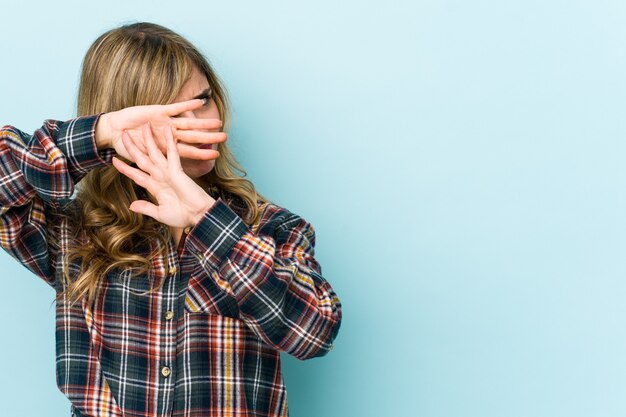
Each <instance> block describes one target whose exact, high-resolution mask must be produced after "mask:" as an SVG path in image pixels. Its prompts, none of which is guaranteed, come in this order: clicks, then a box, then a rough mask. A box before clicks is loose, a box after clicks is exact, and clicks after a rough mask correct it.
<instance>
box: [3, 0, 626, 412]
mask: <svg viewBox="0 0 626 417" xmlns="http://www.w3.org/2000/svg"><path fill="white" fill-rule="evenodd" d="M15 3H17V2H10V3H9V2H4V3H3V4H2V9H1V14H2V24H1V27H0V48H1V50H0V53H1V55H0V56H1V57H2V64H1V65H0V93H1V97H2V100H0V124H13V125H16V126H18V127H20V128H22V129H24V130H30V131H32V130H34V129H35V128H37V127H38V126H39V125H40V124H41V122H42V121H43V120H44V119H46V118H58V119H68V118H71V117H73V115H74V106H75V100H76V90H77V83H78V74H79V66H80V63H81V60H82V57H83V55H84V53H85V52H86V50H87V47H88V46H89V45H90V44H91V42H92V41H93V40H94V39H95V38H96V37H97V36H98V35H99V34H101V33H102V32H103V31H105V30H108V29H110V28H112V27H115V26H118V25H119V24H122V23H128V22H133V21H137V20H147V21H154V22H157V23H160V24H163V25H165V26H168V27H170V28H172V29H173V30H175V31H178V32H180V33H181V34H183V35H184V36H186V37H188V38H189V39H190V40H191V41H192V42H193V43H195V44H196V45H197V46H199V47H200V49H202V50H203V51H204V52H205V53H206V55H207V56H208V57H209V59H210V61H211V62H212V64H213V65H214V66H215V68H216V69H217V71H218V73H219V74H220V76H221V77H222V78H223V80H224V81H225V83H226V85H227V87H228V89H229V92H230V94H231V97H232V99H233V104H234V120H233V126H234V128H233V130H232V134H231V136H230V139H229V140H230V143H231V145H232V146H233V148H234V150H235V153H236V154H237V155H238V157H239V159H240V161H241V162H242V164H243V165H244V167H245V168H246V169H247V170H248V172H249V177H250V178H251V179H252V180H253V181H254V182H255V184H256V185H257V186H258V188H259V190H260V191H261V192H262V193H264V194H266V195H268V196H270V198H273V199H274V200H275V201H276V202H278V203H279V204H281V205H283V206H285V207H287V208H289V209H290V210H291V211H294V212H296V213H298V214H300V215H302V216H303V217H305V218H306V219H308V220H310V221H311V222H312V223H313V224H314V226H315V228H316V231H317V239H318V240H317V248H316V249H317V252H316V253H317V256H318V259H319V261H320V263H321V264H322V267H323V272H324V275H325V277H326V278H327V279H328V280H329V281H330V282H331V284H332V285H333V286H334V288H335V289H336V291H337V292H338V293H339V295H340V297H341V300H342V302H343V306H344V321H343V325H342V329H341V331H340V333H339V337H338V338H337V341H336V346H335V349H334V350H333V351H332V352H331V353H330V354H329V355H328V356H326V357H324V358H321V359H314V360H311V361H305V362H300V361H298V360H296V359H291V358H285V366H284V374H285V378H286V383H287V387H288V392H289V402H290V409H291V415H292V416H293V417H318V416H328V417H335V416H336V417H339V416H341V417H345V416H358V417H369V416H372V417H379V416H428V417H438V416H463V417H466V416H472V417H473V416H476V417H489V416H494V417H501V416H507V417H509V416H524V417H526V416H533V417H540V416H549V417H556V416H568V417H572V416H592V415H593V416H601V417H608V416H624V415H626V396H624V392H625V391H626V355H625V352H626V336H625V334H624V332H625V326H624V323H625V321H626V307H625V303H624V299H625V295H626V284H625V280H624V278H625V276H626V263H625V261H624V259H625V258H624V252H625V250H626V239H625V237H624V232H625V229H626V222H625V218H626V216H625V214H626V198H625V197H626V196H625V193H624V189H625V187H626V183H625V182H626V181H625V178H626V176H625V175H624V174H625V169H624V160H625V151H626V145H625V142H624V137H625V133H626V122H625V120H626V119H625V118H624V108H625V106H624V104H625V98H626V95H625V81H624V80H625V79H626V77H625V75H626V47H625V41H624V40H625V38H626V5H625V3H624V2H622V1H617V0H614V1H602V0H594V1H591V0H586V1H583V0H581V1H575V0H574V1H573V0H568V1H555V0H552V1H545V0H542V1H537V0H519V1H511V0H504V1H477V0H475V1H452V0H450V1H428V0H414V1H395V2H388V3H385V2H378V1H377V2H373V1H355V0H353V1H344V2H335V1H315V2H306V3H305V2H287V1H284V2H280V1H273V0H269V1H263V2H226V1H220V2H216V1H211V2H208V1H207V2H200V1H189V2H185V3H181V4H180V5H178V4H176V2H172V1H169V2H148V1H135V2H122V1H113V2H106V3H105V2H98V3H96V2H94V3H93V4H92V3H85V2H78V1H76V2H70V1H63V0H57V1H55V2H53V3H51V2H46V3H43V2H42V3H41V4H39V3H33V2H31V3H26V2H25V3H23V4H19V5H18V4H15ZM339 3H340V4H339ZM0 265H1V268H2V277H1V283H2V291H0V330H1V334H2V343H0V360H1V368H0V369H1V371H2V375H1V376H0V415H2V416H28V417H30V416H33V417H35V416H43V415H46V416H69V408H70V405H69V402H68V401H67V400H66V399H65V397H64V396H63V395H62V394H61V392H60V391H58V389H57V388H56V381H55V374H54V359H55V358H54V308H53V306H52V305H51V300H52V298H53V295H54V294H53V291H52V290H51V289H50V288H48V287H47V286H46V285H45V284H44V283H43V282H42V281H40V280H39V279H38V278H36V277H35V276H33V275H32V274H29V273H28V272H27V271H26V270H25V269H24V268H23V267H22V266H21V265H19V264H17V263H16V262H15V261H14V260H13V259H12V258H10V257H9V256H8V255H7V254H6V253H1V254H0Z"/></svg>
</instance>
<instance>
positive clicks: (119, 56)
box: [0, 23, 341, 417]
mask: <svg viewBox="0 0 626 417" xmlns="http://www.w3.org/2000/svg"><path fill="white" fill-rule="evenodd" d="M228 114H229V106H228V101H227V97H226V93H225V90H224V88H223V86H222V85H221V83H220V81H219V79H218V78H217V76H216V74H215V72H214V71H213V69H212V68H211V67H210V65H209V63H208V62H207V61H206V59H205V58H204V57H203V56H202V54H201V53H199V52H198V50H197V49H196V48H195V47H194V46H193V45H192V44H190V43H189V42H188V41H187V40H186V39H184V38H183V37H181V36H179V35H177V34H176V33H174V32H172V31H170V30H168V29H166V28H164V27H162V26H159V25H155V24H150V23H137V24H131V25H126V26H122V27H119V28H116V29H113V30H111V31H108V32H106V33H105V34H103V35H102V36H100V37H99V38H98V39H97V40H96V41H95V42H94V43H93V45H92V46H91V47H90V48H89V50H88V52H87V55H86V56H85V59H84V62H83V68H82V76H81V81H80V88H79V97H78V116H79V117H78V118H77V119H74V120H71V121H69V122H64V123H62V122H55V121H47V122H46V123H45V125H44V126H43V127H42V128H41V129H39V130H37V131H36V132H35V134H34V135H32V136H31V135H27V134H25V133H23V132H20V131H19V130H17V129H15V128H13V127H10V126H8V127H5V128H4V129H2V130H1V131H0V205H1V209H0V215H1V218H2V222H1V223H0V242H1V244H2V247H3V248H4V249H5V250H6V251H7V252H8V253H10V254H11V255H12V256H14V257H15V258H16V259H17V260H18V261H20V262H21V263H22V264H23V265H24V266H25V267H27V268H28V269H29V270H30V271H32V272H33V273H35V274H36V275H38V276H39V277H40V278H42V279H43V280H44V281H45V282H47V283H48V284H49V285H51V286H52V287H53V288H54V289H55V291H56V301H57V304H56V316H57V321H56V330H57V331H56V339H57V340H56V349H57V356H56V364H57V384H58V386H59V389H60V390H61V391H62V392H63V393H64V394H65V395H66V396H67V397H68V398H69V400H70V401H71V403H72V415H73V416H111V417H112V416H115V417H117V416H142V417H143V416H203V417H206V416H244V415H246V416H257V417H261V416H286V415H288V408H287V397H286V391H285V386H284V383H283V378H282V373H281V366H280V352H281V351H282V352H286V353H288V354H291V355H293V356H295V357H297V358H300V359H307V358H312V357H316V356H322V355H324V354H326V353H327V352H329V351H330V349H331V348H332V343H333V340H334V339H335V337H336V335H337V332H338V330H339V327H340V323H341V304H340V302H339V299H338V298H337V295H336V294H335V292H334V291H333V289H332V288H331V286H330V284H329V283H328V282H327V281H326V280H325V279H324V278H323V277H322V272H321V267H320V265H319V263H318V262H317V261H316V259H315V257H314V245H315V231H314V229H313V226H312V225H311V224H310V223H309V222H307V221H306V220H305V219H304V218H302V217H300V216H298V215H297V214H294V213H292V212H290V211H288V210H287V209H285V208H283V207H280V206H278V205H276V204H274V203H272V202H271V201H269V200H268V199H267V198H265V197H263V196H261V195H260V194H259V193H257V191H256V190H255V187H254V185H253V184H252V183H251V182H250V181H249V180H247V179H245V178H244V177H245V176H246V174H245V171H244V170H243V168H242V167H241V166H240V165H238V164H237V162H236V160H235V157H234V156H233V154H232V153H231V151H230V150H229V148H228V144H227V136H226V131H227V129H228V120H229V119H228ZM146 122H150V125H149V126H148V125H146ZM79 181H80V183H79ZM74 192H75V194H74Z"/></svg>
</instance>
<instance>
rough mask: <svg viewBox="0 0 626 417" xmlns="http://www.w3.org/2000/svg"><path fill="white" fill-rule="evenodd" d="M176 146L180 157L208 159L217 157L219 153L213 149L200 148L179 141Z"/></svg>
mask: <svg viewBox="0 0 626 417" xmlns="http://www.w3.org/2000/svg"><path fill="white" fill-rule="evenodd" d="M176 146H177V148H178V154H179V155H180V157H181V158H187V159H198V160H209V159H217V158H218V157H219V156H220V153H219V152H218V151H216V150H213V149H200V148H198V147H196V146H191V145H187V144H185V143H181V142H178V143H177V144H176Z"/></svg>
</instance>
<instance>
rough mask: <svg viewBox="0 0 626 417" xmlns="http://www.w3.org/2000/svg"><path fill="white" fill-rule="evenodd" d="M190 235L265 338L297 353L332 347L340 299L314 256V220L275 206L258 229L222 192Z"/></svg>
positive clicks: (309, 354)
mask: <svg viewBox="0 0 626 417" xmlns="http://www.w3.org/2000/svg"><path fill="white" fill-rule="evenodd" d="M188 241H189V242H190V243H191V245H192V246H193V248H194V252H195V253H196V255H197V257H198V259H199V260H200V263H201V264H202V266H203V267H204V268H205V270H206V271H207V272H208V273H211V272H212V271H217V272H218V273H219V277H220V279H221V280H224V281H225V282H223V283H222V285H221V286H222V288H224V290H225V291H226V292H227V293H229V295H230V296H232V297H234V299H235V300H236V302H237V305H238V306H239V310H240V313H241V318H242V320H244V322H246V324H247V325H248V326H249V327H250V328H251V329H252V331H254V332H255V333H256V334H257V335H258V336H259V337H260V338H261V339H263V340H264V341H265V342H266V343H268V344H269V345H271V346H273V347H275V348H276V349H278V350H281V351H284V352H286V353H289V354H290V355H292V356H295V357H296V358H298V359H309V358H313V357H316V356H323V355H325V354H326V353H328V352H329V351H330V350H331V349H332V345H333V341H334V339H335V337H336V336H337V333H338V331H339V327H340V324H341V303H340V301H339V298H338V297H337V295H336V294H335V292H334V290H333V289H332V287H331V286H330V284H329V283H328V282H327V281H326V279H324V278H323V277H322V270H321V267H320V265H319V263H318V262H317V260H316V259H315V257H314V255H315V254H314V246H315V230H314V229H313V226H312V225H311V224H310V223H309V222H307V221H306V220H304V219H303V218H302V217H299V216H298V215H296V214H294V213H291V212H289V211H288V210H286V209H283V208H280V207H278V206H275V205H273V206H270V207H269V208H268V209H267V210H265V211H264V215H263V219H262V220H261V223H260V225H259V228H258V230H257V232H256V233H253V232H252V231H251V230H250V229H249V228H248V226H247V225H246V224H245V223H244V222H243V221H242V220H241V218H240V217H239V216H238V215H237V214H236V213H235V212H234V211H232V210H231V209H230V208H229V207H228V205H226V203H225V202H224V201H222V200H221V199H219V200H217V202H216V203H215V204H214V205H213V206H212V207H211V208H210V209H209V210H208V211H207V212H206V213H205V215H204V217H203V218H202V219H201V220H200V221H199V222H198V223H197V224H196V225H195V226H194V228H193V229H192V230H191V233H190V234H189V236H188Z"/></svg>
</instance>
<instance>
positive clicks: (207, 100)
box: [200, 94, 212, 107]
mask: <svg viewBox="0 0 626 417" xmlns="http://www.w3.org/2000/svg"><path fill="white" fill-rule="evenodd" d="M200 98H201V99H202V100H203V101H204V103H203V106H204V107H207V106H208V105H209V104H211V99H212V97H211V96H210V95H208V94H207V95H204V96H202V97H200Z"/></svg>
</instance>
